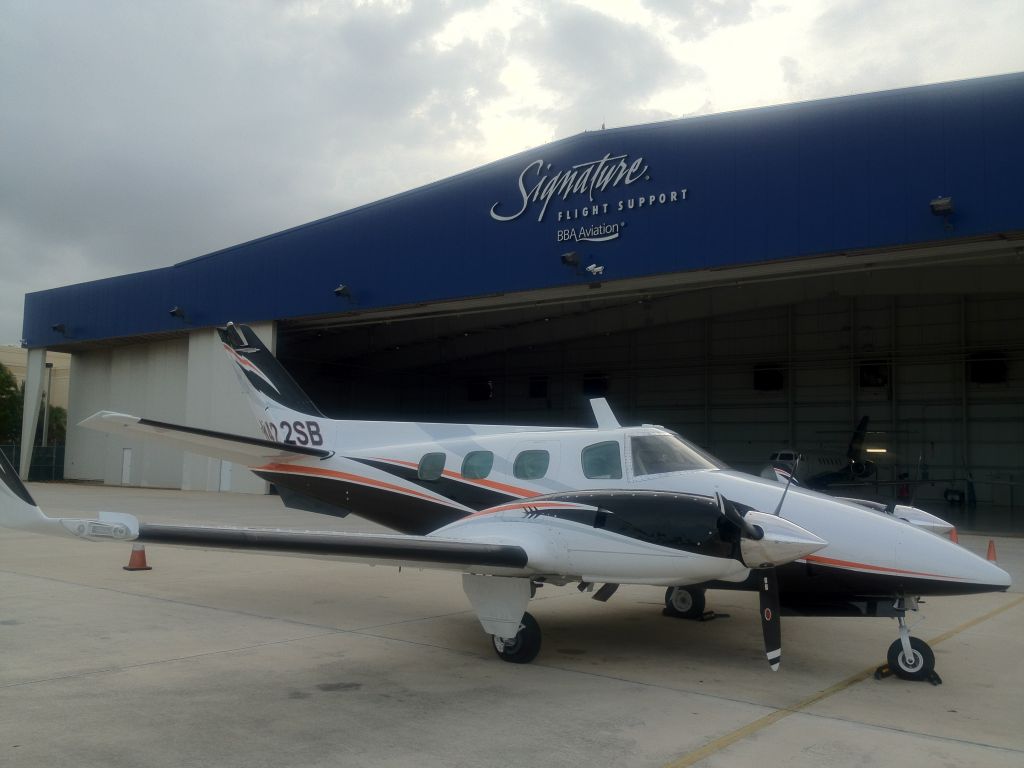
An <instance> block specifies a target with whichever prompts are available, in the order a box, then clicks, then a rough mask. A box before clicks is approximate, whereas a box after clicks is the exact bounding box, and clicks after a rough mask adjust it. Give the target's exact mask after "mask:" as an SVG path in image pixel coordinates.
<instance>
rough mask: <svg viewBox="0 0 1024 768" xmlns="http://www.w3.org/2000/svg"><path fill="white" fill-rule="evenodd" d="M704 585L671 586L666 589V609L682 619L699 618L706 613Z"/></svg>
mask: <svg viewBox="0 0 1024 768" xmlns="http://www.w3.org/2000/svg"><path fill="white" fill-rule="evenodd" d="M704 592H705V590H704V589H703V588H702V587H669V588H668V589H667V590H665V611H666V613H668V614H669V615H670V616H678V617H679V618H681V619H699V618H700V617H701V616H703V615H704V605H705V600H704Z"/></svg>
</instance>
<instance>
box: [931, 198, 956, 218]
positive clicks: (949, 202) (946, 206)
mask: <svg viewBox="0 0 1024 768" xmlns="http://www.w3.org/2000/svg"><path fill="white" fill-rule="evenodd" d="M928 207H929V208H931V209H932V213H933V214H935V215H936V216H949V215H950V214H951V213H953V198H952V197H936V198H934V199H933V200H932V201H931V202H930V203H928Z"/></svg>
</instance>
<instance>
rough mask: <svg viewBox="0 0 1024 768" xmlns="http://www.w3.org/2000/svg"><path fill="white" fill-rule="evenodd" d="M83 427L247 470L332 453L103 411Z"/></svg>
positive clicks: (321, 457)
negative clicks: (168, 446) (144, 440)
mask: <svg viewBox="0 0 1024 768" xmlns="http://www.w3.org/2000/svg"><path fill="white" fill-rule="evenodd" d="M80 426H83V427H88V428H89V429H96V430H99V431H100V432H111V433H115V434H127V435H131V436H133V437H140V438H147V439H151V440H159V441H161V442H164V443H170V444H173V445H177V446H178V447H179V448H183V449H185V450H186V451H191V452H193V453H199V454H202V455H204V456H212V457H213V458H215V459H224V460H226V461H233V462H235V463H236V464H244V465H247V466H251V465H255V464H263V463H266V462H289V461H298V460H299V459H305V458H309V457H310V456H313V457H315V458H319V459H326V458H327V457H329V456H331V454H332V451H328V450H324V449H323V448H311V447H308V446H302V445H290V444H287V443H279V442H275V441H273V440H263V439H260V438H258V437H246V436H244V435H232V434H230V433H227V432H216V431H214V430H212V429H200V428H199V427H186V426H183V425H180V424H168V423H165V422H162V421H154V420H152V419H143V418H140V417H138V416H131V415H129V414H126V413H114V412H113V411H100V412H98V413H94V414H93V415H92V416H90V417H89V418H87V419H85V420H84V421H82V422H81V425H80Z"/></svg>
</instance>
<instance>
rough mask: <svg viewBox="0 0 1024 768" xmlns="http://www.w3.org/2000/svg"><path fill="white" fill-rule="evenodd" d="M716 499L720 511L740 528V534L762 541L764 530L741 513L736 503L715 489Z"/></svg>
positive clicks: (746, 537)
mask: <svg viewBox="0 0 1024 768" xmlns="http://www.w3.org/2000/svg"><path fill="white" fill-rule="evenodd" d="M715 500H716V501H717V502H718V511H719V512H721V513H722V515H723V516H724V517H725V519H726V520H728V521H729V522H730V523H732V524H733V525H735V526H736V527H737V528H739V529H740V535H741V536H742V537H743V538H745V539H752V540H753V541H760V540H761V539H762V538H764V531H763V530H762V529H760V528H758V527H757V526H756V525H754V524H753V523H751V522H750V521H748V520H747V519H746V518H745V517H744V516H743V515H741V514H740V513H739V510H737V509H736V505H735V504H733V503H732V502H731V501H729V500H728V499H727V498H725V496H723V495H722V494H720V493H719V492H718V491H715Z"/></svg>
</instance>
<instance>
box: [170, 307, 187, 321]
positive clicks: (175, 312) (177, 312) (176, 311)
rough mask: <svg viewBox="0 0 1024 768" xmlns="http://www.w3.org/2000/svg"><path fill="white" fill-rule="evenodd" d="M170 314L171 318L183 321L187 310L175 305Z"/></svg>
mask: <svg viewBox="0 0 1024 768" xmlns="http://www.w3.org/2000/svg"><path fill="white" fill-rule="evenodd" d="M168 314H169V315H170V316H171V317H177V318H179V319H181V320H184V319H185V310H184V309H182V308H181V307H179V306H178V305H174V306H173V307H171V311H170V312H169V313H168Z"/></svg>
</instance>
